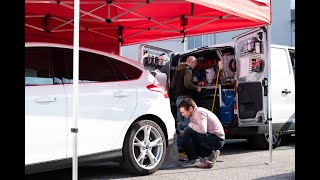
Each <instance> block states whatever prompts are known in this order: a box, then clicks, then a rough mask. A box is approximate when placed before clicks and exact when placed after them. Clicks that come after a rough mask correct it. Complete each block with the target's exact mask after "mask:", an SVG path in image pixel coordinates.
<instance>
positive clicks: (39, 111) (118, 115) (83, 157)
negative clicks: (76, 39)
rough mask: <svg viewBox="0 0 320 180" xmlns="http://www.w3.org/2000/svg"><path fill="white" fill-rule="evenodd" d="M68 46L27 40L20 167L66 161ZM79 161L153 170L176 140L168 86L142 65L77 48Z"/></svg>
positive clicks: (39, 168)
mask: <svg viewBox="0 0 320 180" xmlns="http://www.w3.org/2000/svg"><path fill="white" fill-rule="evenodd" d="M72 48H73V47H72V46H68V45H62V44H51V43H25V173H26V174H28V173H34V172H40V171H45V170H53V169H59V168H65V167H71V165H72V156H73V151H72V150H73V147H72V146H73V144H72V143H73V140H72V135H73V133H72V132H71V128H72V125H73V106H72V93H73V84H72V82H73V80H72V79H73V77H72V76H73V49H72ZM78 129H79V132H78V134H77V136H78V149H77V152H78V160H79V165H80V166H81V165H86V164H88V163H100V162H105V161H117V162H120V165H121V166H122V167H124V168H125V169H126V170H128V171H129V172H131V173H133V174H138V175H146V174H151V173H154V172H155V171H156V170H158V169H159V168H160V166H161V165H162V163H163V161H164V158H165V155H166V148H167V147H168V145H169V144H171V143H172V142H173V136H174V132H175V120H174V117H173V115H172V113H171V109H170V101H169V98H168V94H167V91H166V89H165V88H164V87H163V86H162V85H160V84H159V83H158V81H157V80H155V78H154V76H152V75H151V74H150V73H149V72H147V71H146V70H144V67H143V65H142V64H141V63H138V62H136V61H132V60H129V59H127V58H124V57H120V56H117V55H113V54H109V53H105V52H101V51H96V50H91V49H87V48H80V51H79V111H78Z"/></svg>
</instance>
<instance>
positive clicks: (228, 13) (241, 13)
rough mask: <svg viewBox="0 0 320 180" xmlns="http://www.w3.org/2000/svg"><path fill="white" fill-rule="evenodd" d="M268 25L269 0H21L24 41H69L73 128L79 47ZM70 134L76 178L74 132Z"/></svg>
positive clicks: (105, 47) (112, 48) (114, 46)
mask: <svg viewBox="0 0 320 180" xmlns="http://www.w3.org/2000/svg"><path fill="white" fill-rule="evenodd" d="M74 12H76V13H74ZM78 13H79V14H80V15H79V16H78ZM75 17H77V18H76V19H74V18H75ZM73 21H75V26H74V24H73ZM78 23H79V24H78ZM269 24H271V2H270V0H223V1H222V0H104V1H102V0H80V12H79V1H73V0H25V41H26V42H51V43H63V44H69V45H74V57H73V58H74V60H73V62H74V65H73V66H74V72H73V77H74V83H73V90H74V91H73V107H74V110H73V117H74V126H73V128H72V129H73V130H77V111H78V69H79V63H78V58H79V56H78V48H79V46H82V47H89V48H92V49H97V50H102V51H106V52H110V53H114V54H119V52H120V47H121V46H123V45H130V44H139V43H146V42H150V41H158V40H166V39H173V38H181V37H188V36H194V35H201V34H209V33H216V32H223V31H232V30H238V29H246V28H253V27H259V26H265V25H269ZM78 25H79V26H78ZM78 27H79V28H80V29H78ZM74 29H75V30H74ZM78 30H79V31H80V34H78ZM73 37H75V39H73ZM268 39H269V40H270V38H268ZM268 62H269V61H268ZM269 110H270V108H269ZM269 115H270V113H269ZM269 126H271V123H270V125H269ZM72 132H74V133H73V134H74V136H73V143H74V149H73V151H74V156H73V179H77V178H78V176H77V166H78V165H77V164H78V162H77V136H76V134H77V133H76V132H77V131H72ZM271 132H272V131H271V128H269V133H271ZM269 137H270V138H269V143H270V142H271V136H269ZM270 144H271V143H270ZM271 147H272V146H271V145H269V149H270V154H271ZM270 157H271V156H270ZM270 162H271V161H270Z"/></svg>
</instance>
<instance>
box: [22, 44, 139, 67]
mask: <svg viewBox="0 0 320 180" xmlns="http://www.w3.org/2000/svg"><path fill="white" fill-rule="evenodd" d="M25 47H58V48H66V49H73V46H71V45H66V44H58V43H46V42H25ZM79 49H80V50H82V51H86V52H91V53H94V54H100V55H103V56H108V57H111V58H114V59H117V60H120V61H123V62H126V63H129V64H131V65H133V66H135V67H137V68H139V69H141V70H144V67H143V64H142V63H140V62H137V61H134V60H132V59H129V58H126V57H123V56H119V55H116V54H112V53H108V52H104V51H99V50H95V49H90V48H85V47H79Z"/></svg>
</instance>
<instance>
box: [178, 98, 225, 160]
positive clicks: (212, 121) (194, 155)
mask: <svg viewBox="0 0 320 180" xmlns="http://www.w3.org/2000/svg"><path fill="white" fill-rule="evenodd" d="M178 107H179V110H180V112H181V114H182V116H183V117H186V118H189V117H190V122H189V124H188V127H187V128H185V129H184V130H183V131H180V132H179V134H183V144H182V146H183V148H184V150H185V152H186V154H187V157H188V160H189V163H191V164H194V163H197V162H198V161H200V160H199V157H206V159H207V160H209V161H211V162H212V163H215V162H216V160H217V158H218V156H219V155H220V149H221V148H222V147H223V145H224V143H225V133H224V129H223V126H222V124H221V122H220V120H219V119H218V117H217V116H216V115H215V114H214V113H212V112H211V111H209V110H208V109H206V108H203V107H198V106H197V105H196V103H195V102H194V101H193V100H192V99H191V98H184V99H183V100H182V101H181V103H180V104H179V106H178Z"/></svg>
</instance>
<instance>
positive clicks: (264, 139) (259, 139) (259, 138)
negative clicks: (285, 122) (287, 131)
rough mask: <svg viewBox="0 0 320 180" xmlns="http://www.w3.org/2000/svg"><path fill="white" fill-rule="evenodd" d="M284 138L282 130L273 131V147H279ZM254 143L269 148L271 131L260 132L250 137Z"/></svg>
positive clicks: (262, 147) (259, 146)
mask: <svg viewBox="0 0 320 180" xmlns="http://www.w3.org/2000/svg"><path fill="white" fill-rule="evenodd" d="M281 140H282V134H281V132H274V133H272V148H273V149H275V148H277V147H278V146H279V145H280V143H281ZM248 141H249V142H251V143H252V144H253V145H255V146H256V147H258V148H259V149H264V150H267V149H269V133H266V134H258V135H256V136H254V137H253V138H252V139H248Z"/></svg>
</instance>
